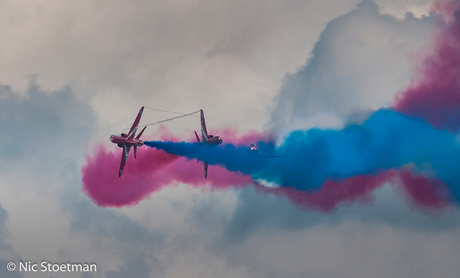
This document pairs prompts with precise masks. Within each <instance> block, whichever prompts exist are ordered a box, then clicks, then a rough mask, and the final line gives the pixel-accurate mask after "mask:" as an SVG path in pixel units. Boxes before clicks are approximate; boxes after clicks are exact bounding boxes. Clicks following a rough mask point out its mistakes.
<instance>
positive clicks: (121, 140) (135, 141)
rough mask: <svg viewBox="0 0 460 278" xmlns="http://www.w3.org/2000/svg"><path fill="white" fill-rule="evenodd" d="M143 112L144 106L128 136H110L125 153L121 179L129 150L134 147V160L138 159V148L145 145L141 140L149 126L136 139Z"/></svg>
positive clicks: (119, 173)
mask: <svg viewBox="0 0 460 278" xmlns="http://www.w3.org/2000/svg"><path fill="white" fill-rule="evenodd" d="M142 112H144V106H142V108H141V110H139V113H138V114H137V117H136V119H135V120H134V123H133V125H132V127H131V129H130V130H129V133H128V134H126V133H122V134H121V135H112V136H110V141H112V143H115V144H117V145H118V147H120V148H123V152H122V154H121V164H120V170H119V171H118V176H119V177H121V174H122V173H123V168H124V167H125V164H126V159H127V158H128V155H129V150H130V149H131V147H134V159H136V153H137V147H138V146H139V147H140V146H142V145H144V142H143V141H142V140H140V138H141V136H142V133H143V132H144V130H145V128H146V127H147V126H145V127H144V128H143V129H142V130H141V132H140V133H139V135H137V137H136V138H134V136H136V131H137V128H138V127H139V122H140V121H141V117H142Z"/></svg>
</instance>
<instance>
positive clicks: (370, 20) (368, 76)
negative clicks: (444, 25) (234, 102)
mask: <svg viewBox="0 0 460 278" xmlns="http://www.w3.org/2000/svg"><path fill="white" fill-rule="evenodd" d="M434 26H435V22H434V20H433V18H432V17H423V18H420V19H418V18H414V17H413V16H412V15H410V14H408V15H407V16H406V17H405V18H404V19H403V20H399V19H396V18H395V17H393V16H391V15H387V14H381V13H379V7H378V6H377V5H376V4H375V3H373V2H372V1H363V2H362V3H360V4H359V5H358V6H357V7H356V9H354V10H352V11H351V12H349V13H347V14H344V15H342V16H339V17H338V18H336V19H334V20H332V21H330V22H329V23H328V25H327V27H326V28H325V29H324V31H323V32H322V33H321V35H320V38H319V40H318V41H317V42H316V44H315V47H314V49H313V51H312V52H311V54H310V58H309V59H308V60H307V62H306V64H305V65H304V66H303V67H302V68H300V69H299V70H298V71H297V72H295V73H293V74H288V75H286V76H285V80H284V82H283V85H282V87H281V90H280V92H279V94H278V95H277V96H276V97H275V103H274V106H275V108H274V110H273V113H272V114H271V119H270V122H269V124H268V125H267V126H268V127H270V128H273V129H277V130H279V129H281V128H282V127H283V126H286V125H287V124H288V123H291V122H292V121H296V120H299V119H305V118H308V117H311V116H313V115H315V114H317V113H319V112H323V113H333V114H334V113H335V114H339V115H341V116H342V117H344V116H346V115H348V114H350V113H351V112H354V111H355V110H361V109H368V108H371V109H374V110H375V109H378V108H381V107H385V106H388V104H389V101H390V100H391V99H392V98H393V94H394V93H395V92H396V91H398V90H399V89H400V88H401V86H402V85H405V84H407V83H408V81H409V77H410V73H411V68H410V65H409V64H408V62H407V53H409V52H411V51H414V50H417V49H418V48H420V45H423V44H424V43H425V42H426V41H427V40H428V39H429V38H430V37H429V35H430V34H431V32H432V30H433V27H434Z"/></svg>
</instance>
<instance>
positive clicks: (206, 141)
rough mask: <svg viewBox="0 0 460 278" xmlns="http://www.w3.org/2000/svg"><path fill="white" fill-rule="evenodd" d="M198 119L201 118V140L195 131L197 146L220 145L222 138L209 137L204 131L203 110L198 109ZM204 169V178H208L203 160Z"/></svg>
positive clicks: (206, 167) (205, 130)
mask: <svg viewBox="0 0 460 278" xmlns="http://www.w3.org/2000/svg"><path fill="white" fill-rule="evenodd" d="M200 118H201V140H200V138H199V137H198V134H197V133H196V131H195V136H196V141H197V144H200V145H201V146H204V147H214V146H217V145H219V144H220V143H222V138H221V137H220V136H218V135H215V136H214V135H211V134H208V130H207V129H206V121H205V119H204V113H203V109H200ZM203 167H204V178H205V179H206V178H207V177H208V161H207V160H205V161H204V162H203Z"/></svg>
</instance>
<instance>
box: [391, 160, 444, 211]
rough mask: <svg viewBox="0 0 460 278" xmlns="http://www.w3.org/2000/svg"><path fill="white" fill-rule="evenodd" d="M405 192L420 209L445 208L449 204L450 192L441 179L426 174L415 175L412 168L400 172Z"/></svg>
mask: <svg viewBox="0 0 460 278" xmlns="http://www.w3.org/2000/svg"><path fill="white" fill-rule="evenodd" d="M399 179H400V182H401V185H402V187H403V190H404V192H405V193H406V194H407V196H408V197H409V200H410V201H411V203H412V204H413V205H415V206H416V207H417V208H419V209H443V208H447V207H448V206H449V199H450V197H449V192H448V190H447V187H446V185H445V184H444V183H443V182H442V181H441V180H439V179H436V178H430V177H428V176H425V175H419V176H415V175H413V174H412V172H411V171H410V169H404V170H403V171H401V172H400V173H399Z"/></svg>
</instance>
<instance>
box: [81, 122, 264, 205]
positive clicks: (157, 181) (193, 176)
mask: <svg viewBox="0 0 460 278" xmlns="http://www.w3.org/2000/svg"><path fill="white" fill-rule="evenodd" d="M159 133H161V136H160V139H161V140H163V141H176V142H178V141H180V140H179V139H178V138H175V137H174V136H173V135H172V134H171V133H169V131H167V130H166V129H165V128H160V129H159ZM215 134H222V136H224V135H225V136H228V137H227V138H228V139H225V140H226V141H227V142H232V143H233V144H237V145H242V144H244V145H248V146H249V144H250V143H252V142H257V141H261V140H270V138H272V136H271V135H269V134H264V133H260V132H256V131H250V132H248V133H247V134H244V135H241V136H239V135H238V134H237V132H236V130H234V129H222V130H217V131H216V132H215ZM120 160H121V149H120V148H117V147H116V146H114V145H113V146H110V147H109V148H107V147H105V144H103V143H100V144H98V145H96V146H95V147H94V150H93V155H92V156H90V155H87V156H86V164H85V165H84V166H83V167H82V183H83V188H82V190H83V192H84V193H85V194H86V195H87V196H88V197H90V198H91V199H92V200H93V201H94V203H96V204H97V205H98V206H103V207H121V206H130V205H135V204H137V203H139V202H140V201H141V200H143V199H145V198H147V197H148V196H149V195H150V194H151V193H152V192H155V191H159V190H161V189H162V188H163V187H165V186H171V185H176V184H178V183H185V184H190V185H193V186H195V187H201V188H206V187H207V186H209V188H211V189H217V190H223V189H228V188H230V187H242V186H246V185H249V184H254V181H253V180H252V177H250V176H243V175H242V174H239V173H234V172H229V171H227V170H225V169H224V168H221V167H219V166H209V169H208V179H206V180H205V179H204V172H203V171H204V170H203V163H202V162H199V163H196V162H195V161H187V160H186V159H185V158H183V157H178V156H175V155H171V154H167V153H165V152H164V151H160V150H156V149H152V148H149V147H147V146H144V147H141V148H139V150H138V154H137V159H134V157H133V154H132V153H131V155H130V156H129V157H128V161H127V163H126V167H125V170H124V172H123V176H122V177H121V178H119V177H118V168H119V166H120Z"/></svg>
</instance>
